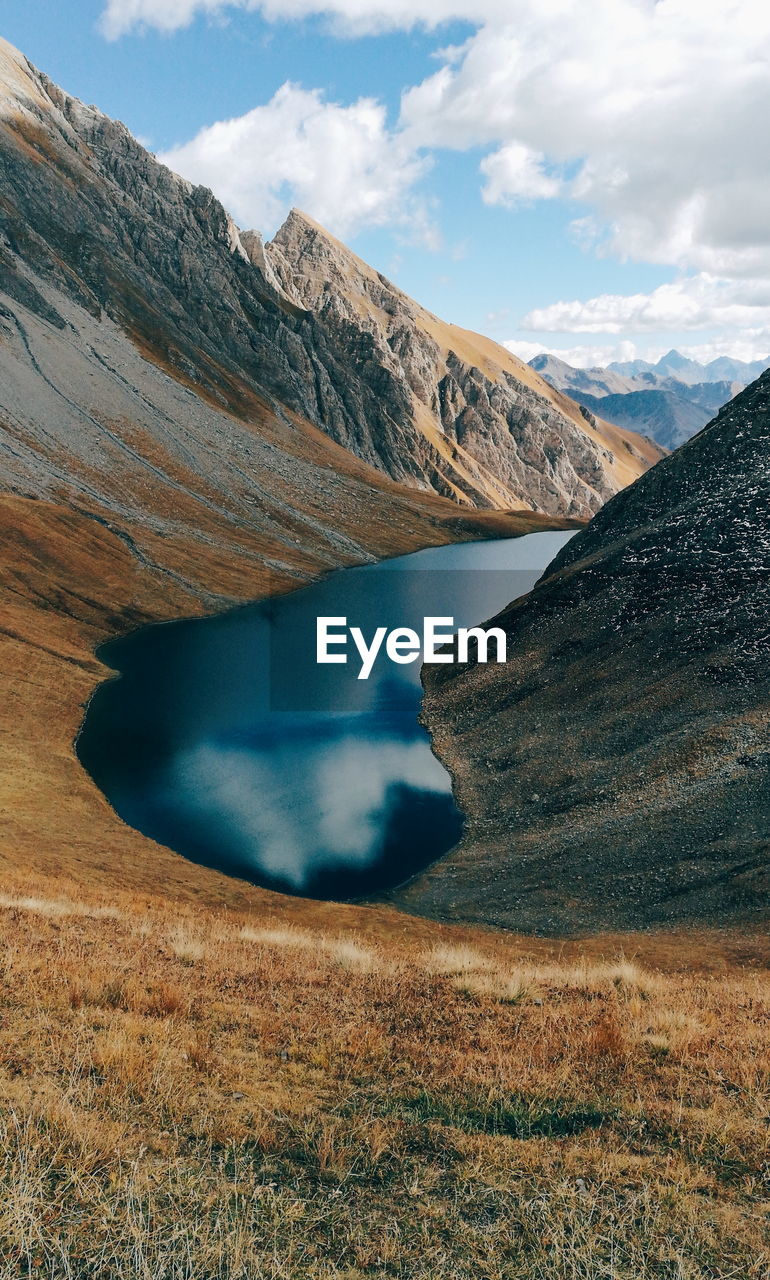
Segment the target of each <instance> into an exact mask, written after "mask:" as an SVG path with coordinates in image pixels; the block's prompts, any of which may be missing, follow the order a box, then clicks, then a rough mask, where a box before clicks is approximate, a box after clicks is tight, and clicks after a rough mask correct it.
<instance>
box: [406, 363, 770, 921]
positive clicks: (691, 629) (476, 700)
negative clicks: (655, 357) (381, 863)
mask: <svg viewBox="0 0 770 1280" xmlns="http://www.w3.org/2000/svg"><path fill="white" fill-rule="evenodd" d="M769 617H770V372H768V373H766V374H764V375H763V377H762V378H761V379H760V380H759V381H758V382H756V383H755V384H753V385H752V386H751V387H749V388H748V389H747V390H746V391H744V392H743V393H742V394H741V395H740V396H738V398H737V399H736V400H734V401H732V402H731V403H730V404H729V405H728V406H726V408H725V409H723V410H722V412H721V413H720V414H719V416H718V417H717V418H716V419H715V421H714V422H712V423H711V424H710V425H709V426H708V427H707V428H706V429H705V430H704V431H703V432H701V434H700V435H698V436H697V437H696V438H695V439H693V440H691V441H690V442H689V443H688V444H686V445H684V446H683V447H682V448H681V449H680V450H679V451H678V452H677V453H676V454H674V455H672V456H671V457H669V458H667V459H665V461H664V462H662V463H660V465H659V466H658V467H656V468H655V469H654V470H653V471H651V472H650V473H649V474H648V475H646V476H644V477H643V478H642V479H641V480H640V481H639V482H638V483H637V484H636V485H634V486H633V487H632V488H630V489H628V490H627V491H626V492H625V493H622V494H619V495H618V496H617V497H616V498H614V499H613V500H612V502H610V503H608V505H607V506H606V507H605V508H604V509H603V510H602V511H601V512H600V513H599V515H598V516H596V517H595V518H594V520H593V521H592V522H591V523H590V524H589V525H588V527H587V528H586V529H585V530H584V531H582V532H581V533H579V534H577V535H576V536H575V537H574V538H573V539H572V540H571V541H570V543H569V544H568V545H567V547H566V548H565V549H564V550H563V551H562V552H561V553H560V555H559V557H558V558H557V559H556V560H555V561H554V563H553V564H552V565H550V566H549V569H548V571H547V573H546V575H545V576H544V577H543V578H542V579H541V581H540V583H539V584H538V585H537V587H536V588H535V590H534V591H533V592H532V593H531V595H530V596H528V597H526V598H525V599H523V600H521V601H519V602H516V603H514V604H513V605H512V606H510V608H509V609H508V610H507V611H504V613H503V614H502V615H501V617H500V618H498V619H496V621H497V623H498V624H499V625H503V626H504V627H505V629H506V632H507V634H508V636H509V660H508V662H507V664H506V665H505V666H496V665H494V664H490V665H489V666H486V667H484V666H480V665H475V666H474V665H471V666H467V667H465V668H457V667H451V666H449V667H430V668H425V675H424V679H425V685H426V699H425V705H424V715H425V718H426V721H427V723H428V725H429V726H430V728H431V730H432V732H433V734H434V743H435V746H436V749H437V752H438V754H439V756H440V757H441V758H442V759H443V761H444V762H445V763H446V765H447V766H448V767H449V768H450V769H451V771H452V773H453V775H454V778H455V782H456V794H457V798H458V802H459V804H460V806H461V808H462V809H463V810H464V812H465V813H466V814H467V816H468V825H467V831H466V835H465V838H464V841H463V843H462V844H461V845H460V846H459V848H458V849H457V850H455V851H454V852H453V853H452V854H450V855H449V856H448V857H447V858H445V859H443V860H442V861H441V863H439V864H437V865H436V866H435V867H434V868H432V869H430V870H429V871H428V872H427V873H426V874H424V875H422V876H421V877H420V878H419V879H417V880H415V881H413V882H412V883H411V884H409V885H408V886H406V887H405V888H404V889H402V890H401V891H400V892H399V893H398V894H397V895H396V898H397V901H398V902H399V903H400V904H401V905H404V906H406V907H408V908H409V909H410V910H414V911H417V912H422V913H425V914H430V915H438V916H439V917H441V918H460V919H464V920H476V921H484V922H486V923H494V924H498V925H504V926H507V927H510V928H514V929H525V930H536V931H542V932H545V933H549V932H551V933H559V932H562V933H563V932H568V933H580V932H586V931H594V930H597V929H620V928H639V927H646V926H649V925H653V924H663V923H665V924H677V923H681V922H684V921H690V922H693V921H698V922H707V923H711V924H717V925H720V924H724V923H729V922H733V923H734V922H736V921H742V920H748V919H750V918H752V917H754V918H756V916H757V915H764V916H765V917H766V914H767V904H768V899H767V891H768V888H769V887H770V884H769V877H768V865H769V863H770V734H769V733H768V727H769V721H770V632H769V631H768V618H769Z"/></svg>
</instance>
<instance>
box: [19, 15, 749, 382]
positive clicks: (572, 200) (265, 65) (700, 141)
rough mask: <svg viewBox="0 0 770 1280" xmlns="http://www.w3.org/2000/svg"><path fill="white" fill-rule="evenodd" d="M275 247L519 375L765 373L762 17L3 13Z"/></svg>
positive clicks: (47, 62) (46, 61) (30, 45)
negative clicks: (295, 249) (469, 335)
mask: <svg viewBox="0 0 770 1280" xmlns="http://www.w3.org/2000/svg"><path fill="white" fill-rule="evenodd" d="M0 34H2V35H3V36H5V38H6V39H8V40H10V41H11V43H12V44H15V45H17V46H18V47H19V48H20V49H21V50H22V51H23V52H24V53H25V54H26V55H27V57H28V58H30V60H31V61H32V62H34V63H35V64H36V65H37V66H39V67H40V68H41V69H42V70H44V71H45V72H46V73H47V74H48V75H49V76H50V77H51V78H52V79H53V80H55V81H56V82H57V83H59V84H60V85H61V86H62V87H63V88H65V89H66V90H68V91H69V92H70V93H73V94H75V95H76V96H77V97H79V98H82V99H83V100H84V101H86V102H89V103H90V102H93V103H95V104H96V105H97V106H98V107H100V108H101V110H103V111H105V112H106V113H107V114H108V115H111V116H115V117H117V118H119V119H121V120H123V121H124V123H125V124H126V125H128V127H129V128H130V129H131V130H132V132H133V133H134V134H135V135H136V136H137V137H138V138H139V139H140V141H141V142H143V143H144V145H145V146H147V147H148V148H149V149H151V150H152V151H154V152H155V153H156V154H157V155H158V156H159V158H160V159H162V160H163V161H164V162H165V163H167V164H169V165H170V166H171V167H172V168H174V169H175V170H177V172H179V173H181V174H183V175H184V176H185V177H187V178H190V179H191V180H193V181H195V182H200V183H203V184H205V185H206V186H209V187H211V188H212V189H213V190H214V192H215V193H216V194H217V195H218V196H219V198H220V199H221V200H222V202H223V203H224V204H225V206H226V207H227V208H228V209H229V211H230V212H231V213H232V215H233V216H234V218H235V220H236V222H237V223H238V224H239V226H241V227H243V228H244V229H246V228H252V227H253V228H256V229H258V230H260V231H262V232H263V234H265V235H266V236H267V237H269V236H270V235H271V234H273V233H274V232H275V231H276V230H277V228H278V226H279V225H280V223H281V222H282V220H283V218H284V217H285V215H286V213H287V212H288V210H289V209H290V208H291V207H292V205H297V206H298V207H299V208H301V209H304V210H305V211H306V212H307V213H309V214H311V215H312V216H313V217H314V218H316V219H317V220H318V221H320V222H321V223H323V224H324V225H325V226H326V227H327V228H328V229H329V230H330V231H332V232H333V233H334V234H335V235H337V236H339V237H340V238H342V239H344V240H345V241H346V242H347V243H348V244H349V245H350V246H351V247H352V248H353V249H354V250H355V251H356V252H357V253H358V254H360V255H361V257H363V258H365V259H366V260H367V261H368V262H370V263H371V264H372V265H373V266H375V267H376V268H377V269H378V270H379V271H382V272H384V273H385V274H386V275H388V276H389V277H390V278H391V279H393V280H394V281H395V282H396V283H397V284H398V285H399V286H400V287H401V288H402V289H404V290H405V291H406V292H407V293H409V294H411V295H412V296H413V297H415V298H416V299H417V300H418V301H419V302H421V303H422V304H423V305H425V306H427V307H428V308H429V309H430V310H431V311H434V312H435V313H436V314H438V315H440V316H441V317H442V318H444V319H446V320H450V321H452V322H454V323H457V324H461V325H464V326H465V327H467V328H471V329H476V330H478V331H480V332H483V333H486V334H489V335H490V336H491V337H493V338H496V339H497V340H498V341H500V342H504V343H506V345H509V346H510V348H511V349H512V350H513V351H515V352H516V353H517V354H519V355H521V356H522V357H523V358H525V359H529V358H530V357H531V356H533V355H535V354H536V353H537V352H539V351H544V350H545V351H555V352H557V353H558V354H560V355H561V356H562V357H563V358H565V359H567V360H569V361H571V362H572V363H575V364H580V365H589V364H593V363H602V364H603V363H607V362H608V361H610V360H612V359H633V358H635V357H642V358H645V359H656V358H657V357H658V356H660V355H662V354H663V353H664V352H665V351H667V350H669V349H670V348H671V347H677V348H678V349H679V350H681V351H683V352H684V353H685V354H688V355H691V356H692V357H693V358H696V359H702V360H708V359H711V358H714V357H716V356H719V355H731V356H735V357H737V358H740V359H763V358H765V357H768V358H770V129H768V127H767V122H768V120H770V5H768V4H767V0H719V2H717V0H67V3H66V5H65V4H59V5H52V4H51V3H50V0H3V8H2V22H1V23H0Z"/></svg>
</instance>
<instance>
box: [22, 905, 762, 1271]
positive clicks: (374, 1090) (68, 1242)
mask: <svg viewBox="0 0 770 1280" xmlns="http://www.w3.org/2000/svg"><path fill="white" fill-rule="evenodd" d="M58 889H59V890H61V892H57V893H53V892H52V891H51V884H50V883H49V884H48V885H46V884H45V883H44V882H42V881H41V882H37V883H33V881H32V880H30V882H29V885H28V886H27V888H26V889H24V888H22V887H20V886H19V885H18V884H17V886H16V887H15V888H14V889H13V891H12V892H8V893H6V894H5V895H4V896H3V897H2V898H0V1019H1V1025H2V1037H1V1040H0V1129H1V1130H2V1139H1V1141H0V1168H1V1173H0V1184H1V1185H0V1280H11V1278H13V1280H18V1278H19V1277H51V1278H52V1280H53V1278H54V1277H56V1278H58V1277H73V1278H80V1277H84V1278H86V1277H94V1278H96V1277H99V1278H102V1277H109V1278H112V1277H115V1278H121V1280H123V1278H125V1280H128V1278H129V1277H131V1278H132V1280H133V1278H134V1277H141V1278H142V1280H172V1278H173V1280H183V1278H184V1280H213V1278H214V1277H217V1278H222V1280H224V1278H225V1277H226V1278H227V1280H256V1278H260V1280H261V1278H262V1277H264V1278H265V1280H268V1278H269V1280H288V1278H291V1280H300V1278H303V1280H304V1278H305V1277H307V1278H308V1280H311V1278H312V1280H331V1278H332V1277H336V1278H338V1280H342V1278H343V1277H344V1278H345V1280H355V1278H356V1277H364V1276H367V1277H368V1276H378V1277H379V1276H382V1277H413V1278H414V1280H429V1278H430V1280H434V1278H435V1280H438V1278H439V1277H442V1278H443V1277H450V1276H451V1277H453V1278H454V1280H466V1278H467V1280H479V1278H481V1280H503V1278H505V1280H525V1278H526V1280H540V1278H543V1280H545V1278H546V1277H548V1278H551V1277H559V1278H561V1277H564V1280H615V1278H617V1280H620V1278H621V1277H622V1278H623V1280H626V1278H627V1280H648V1278H651V1277H666V1280H707V1278H708V1280H715V1278H719V1280H728V1277H731V1278H732V1277H734V1278H735V1280H750V1278H760V1277H762V1278H764V1277H767V1276H768V1275H769V1274H770V1247H769V1245H768V1224H769V1219H768V1213H769V1212H770V1188H768V1182H767V1176H768V1169H769V1168H770V1164H769V1163H768V1161H769V1160H770V1125H769V1123H768V1122H769V1121H770V1097H769V1093H768V1085H769V1083H770V1038H769V1037H768V1026H769V1024H768V1007H769V1005H770V982H769V981H768V976H769V975H768V970H767V968H766V967H764V965H759V964H756V963H754V964H751V963H748V962H747V956H749V955H750V953H751V948H750V947H748V946H747V948H746V949H745V953H742V952H741V948H740V946H739V945H737V944H736V946H734V947H733V948H732V950H731V948H730V946H728V945H725V946H723V947H722V948H721V950H720V948H719V947H718V946H716V944H714V943H713V941H709V940H708V939H703V940H702V941H701V943H698V942H697V941H696V940H690V941H689V942H687V940H683V939H679V940H677V939H675V938H674V939H668V940H665V939H663V940H658V941H656V940H654V939H648V940H646V941H644V940H643V939H642V940H641V941H640V944H639V948H638V950H639V954H640V956H641V959H640V958H637V957H634V956H632V955H631V954H630V952H629V951H627V952H626V956H627V957H629V958H623V956H622V955H620V954H619V952H618V949H617V945H616V944H614V943H612V942H611V941H608V940H605V941H604V943H601V942H600V941H597V942H594V943H592V944H590V946H589V945H588V944H582V946H581V945H580V944H572V945H571V946H565V947H563V948H559V947H558V946H556V945H555V944H546V943H541V942H533V941H531V940H530V941H527V940H524V939H520V938H516V937H513V936H507V935H500V934H493V933H484V932H481V931H477V932H476V933H473V932H472V931H470V930H459V929H448V928H442V927H441V926H432V925H428V924H427V923H426V922H425V921H420V922H417V921H415V922H410V921H409V919H408V917H396V916H395V915H394V914H391V915H389V916H388V915H387V914H383V913H378V912H377V911H372V912H370V913H368V914H367V913H366V912H363V911H360V910H358V909H355V908H354V909H350V910H349V912H348V914H347V915H346V909H339V921H340V922H341V927H340V928H337V927H335V926H334V925H333V924H332V923H331V917H330V916H329V915H328V911H327V912H326V913H324V911H322V910H321V909H319V912H318V914H317V915H314V909H313V908H312V907H308V908H307V910H306V912H305V917H304V918H306V919H307V920H308V921H310V922H311V925H312V922H313V921H316V923H317V922H318V921H325V923H324V924H323V926H322V927H304V928H303V927H300V926H299V925H298V924H297V923H292V919H296V920H301V919H302V918H303V916H302V912H301V910H300V904H297V907H296V909H295V912H294V916H293V917H291V916H289V917H287V920H281V919H280V917H278V916H275V915H274V916H273V917H272V918H268V917H267V916H264V915H263V916H259V915H257V914H255V913H254V912H253V911H252V912H251V913H250V914H249V913H243V912H241V913H237V912H232V911H231V912H228V911H224V910H223V911H219V912H213V911H209V910H204V909H196V908H194V907H190V906H181V907H175V906H174V904H173V903H169V902H163V901H161V900H160V899H158V900H157V901H154V900H153V899H151V898H144V899H143V898H139V897H137V896H130V895H128V894H122V895H121V894H120V893H116V894H115V895H114V896H112V897H111V898H110V899H107V898H102V899H99V898H96V897H94V898H93V899H92V900H91V901H84V900H82V894H81V895H79V896H78V898H77V899H76V898H74V897H69V898H68V897H67V894H66V884H65V883H64V882H63V883H62V884H61V885H59V886H58ZM394 919H395V920H400V922H401V924H400V926H399V928H398V929H395V928H392V929H391V933H390V935H389V934H388V929H387V927H386V926H387V923H388V921H390V922H392V921H393V920H394ZM345 920H349V921H354V922H355V921H359V922H360V921H367V920H369V921H371V922H373V924H372V928H371V929H370V930H369V932H365V931H364V930H363V929H362V928H357V929H356V930H355V931H354V930H351V929H350V928H347V929H346V928H345V927H344V923H342V922H344V921H345ZM378 921H379V924H378V923H377V922H378ZM383 922H384V923H383ZM602 948H604V951H602ZM688 956H689V958H690V960H691V961H692V962H693V964H694V967H692V965H691V967H690V968H689V969H687V968H684V967H683V958H686V957H688Z"/></svg>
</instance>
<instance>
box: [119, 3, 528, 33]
mask: <svg viewBox="0 0 770 1280" xmlns="http://www.w3.org/2000/svg"><path fill="white" fill-rule="evenodd" d="M507 8H509V6H508V5H507V4H506V0H480V2H479V4H476V5H471V4H470V3H469V0H108V3H107V6H106V8H105V10H104V13H103V15H102V19H101V25H102V30H103V31H104V33H105V35H106V36H108V38H109V39H111V40H114V39H117V38H118V37H119V36H122V35H126V34H127V33H128V32H129V31H132V30H135V29H137V28H138V29H142V28H146V27H154V28H156V29H157V30H159V31H178V30H180V28H182V27H187V26H189V25H190V23H191V22H192V21H193V20H194V19H195V18H197V17H199V16H207V17H213V16H215V15H216V14H220V13H225V12H226V11H227V10H228V9H245V10H247V11H254V12H259V13H261V14H262V15H263V17H265V18H267V19H268V20H269V21H272V22H278V21H286V20H290V19H298V18H307V17H312V16H314V15H316V14H322V15H324V16H325V17H327V18H329V19H330V20H331V21H332V22H334V24H335V25H336V26H337V27H338V28H339V29H341V30H343V31H345V32H346V33H348V34H353V35H357V34H364V33H367V34H371V33H376V32H381V31H399V30H402V31H403V30H406V31H408V30H411V29H412V28H413V27H416V26H424V27H428V28H433V27H436V26H439V25H440V24H441V23H443V22H451V21H453V20H456V19H461V20H466V21H468V22H473V23H476V22H479V21H485V20H486V19H495V18H498V17H502V16H503V15H504V13H505V11H506V9H507Z"/></svg>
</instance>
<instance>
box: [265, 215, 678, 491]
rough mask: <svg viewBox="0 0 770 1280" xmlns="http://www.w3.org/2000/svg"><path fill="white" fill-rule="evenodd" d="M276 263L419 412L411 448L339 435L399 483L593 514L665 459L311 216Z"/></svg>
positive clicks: (290, 222)
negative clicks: (433, 305)
mask: <svg viewBox="0 0 770 1280" xmlns="http://www.w3.org/2000/svg"><path fill="white" fill-rule="evenodd" d="M266 255H267V258H268V260H269V261H270V262H271V264H272V266H273V269H274V271H275V275H276V277H277V278H278V280H279V281H280V284H281V286H282V288H283V289H284V291H285V293H286V295H287V296H288V297H291V298H292V299H293V300H294V301H295V302H296V303H297V304H298V305H300V306H302V307H305V308H306V309H307V310H309V311H311V312H312V313H313V315H315V316H316V317H318V319H319V320H320V321H322V323H323V325H324V328H325V330H326V331H327V332H328V333H330V334H332V335H334V336H335V337H336V339H337V340H338V342H339V343H340V344H341V345H343V346H345V347H346V348H349V349H351V350H354V351H356V352H360V353H361V355H362V358H365V359H366V360H367V361H369V362H371V363H372V364H374V366H375V367H376V368H377V369H378V370H380V371H381V372H380V376H381V377H382V378H383V380H384V381H385V383H386V385H391V384H392V385H393V386H394V388H395V390H394V393H393V395H394V400H395V398H396V396H397V397H398V401H399V403H402V404H407V405H408V406H409V414H410V418H411V424H412V431H411V433H410V435H409V437H408V439H406V440H402V439H399V438H397V437H394V436H393V434H391V435H390V436H388V435H383V433H379V434H377V433H375V432H372V431H366V430H364V431H363V433H362V432H361V431H360V430H359V432H358V433H357V434H356V435H354V436H350V435H345V434H342V435H341V436H338V438H339V439H340V440H341V443H343V444H345V445H346V446H347V447H348V448H352V449H353V450H354V451H355V452H357V453H359V454H360V456H362V457H365V458H366V460H367V461H370V462H372V463H373V464H374V465H376V466H379V467H381V468H383V469H384V470H386V471H387V472H388V473H389V474H390V475H392V476H393V477H394V478H396V479H399V480H404V481H407V482H409V481H410V480H414V479H417V481H418V482H419V483H421V484H424V483H425V481H426V480H427V481H428V482H429V483H430V485H431V487H433V488H435V489H436V490H437V491H439V492H442V493H446V494H447V496H450V497H454V498H455V499H458V500H461V501H462V500H463V499H466V498H468V497H470V498H471V499H472V500H473V501H474V502H475V503H476V504H477V505H481V506H488V505H489V506H494V507H499V506H503V507H521V506H522V505H524V506H526V507H530V508H534V509H536V510H543V511H548V512H554V513H560V514H566V515H588V514H590V513H591V512H592V511H594V510H597V509H598V507H599V506H600V505H601V504H602V502H603V501H604V500H606V498H607V497H609V496H610V494H611V493H612V492H616V491H617V490H618V488H619V487H622V486H623V485H624V484H627V483H628V482H629V481H630V480H631V479H632V478H634V476H635V475H636V474H639V473H640V471H642V470H644V469H646V467H647V466H648V465H649V463H650V462H653V461H655V460H656V458H657V457H659V456H660V452H658V453H657V454H656V453H655V451H654V449H651V447H650V445H649V442H647V441H642V440H640V439H639V438H638V436H636V435H635V434H633V433H621V434H618V433H616V432H614V431H613V428H611V427H608V426H607V425H606V424H605V423H603V422H592V421H591V420H590V419H587V418H586V416H585V415H584V414H582V413H581V412H580V410H579V409H578V408H577V407H576V406H575V405H574V403H572V402H570V401H566V400H564V399H563V398H560V397H556V396H554V394H553V391H552V390H551V389H550V388H548V384H547V383H544V382H543V380H541V379H540V378H537V379H533V377H532V373H531V371H530V370H529V368H528V367H527V366H526V365H524V364H522V363H521V362H520V361H518V360H517V359H516V358H515V357H514V358H511V357H510V353H509V352H507V351H506V350H505V348H503V347H500V346H498V344H497V343H494V342H492V341H490V340H489V339H486V338H483V337H481V336H480V335H479V334H475V333H470V332H469V331H467V330H464V329H460V328H458V327H457V326H456V325H449V324H445V323H444V322H443V321H441V320H439V319H438V317H436V316H434V315H432V314H431V313H430V312H428V311H426V310H425V308H423V307H421V306H419V304H417V303H416V302H414V301H413V299H411V298H409V297H408V296H407V295H406V294H404V293H403V292H402V291H401V290H400V289H399V288H398V287H397V286H396V285H394V284H393V283H392V282H391V281H389V280H387V279H386V277H385V276H383V275H381V274H379V273H378V272H376V271H374V270H373V269H372V268H371V267H369V266H368V265H367V264H366V263H365V262H362V260H361V259H360V258H358V257H357V256H356V255H355V254H354V253H352V252H351V251H350V250H349V249H348V248H346V247H345V246H344V245H343V244H341V243H340V242H339V241H338V240H336V239H335V238H334V237H333V236H330V235H329V233H328V232H327V231H325V230H324V229H323V228H322V227H320V226H319V225H318V224H317V223H315V222H314V221H313V220H312V219H311V218H309V217H307V215H306V214H303V213H301V212H299V211H298V210H296V209H295V210H293V211H292V213H291V214H290V215H289V217H288V219H287V220H286V222H285V223H284V225H283V227H281V229H280V231H279V232H278V234H277V235H276V237H275V239H274V240H273V241H272V242H271V243H270V244H269V245H267V246H266ZM546 388H547V389H546Z"/></svg>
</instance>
